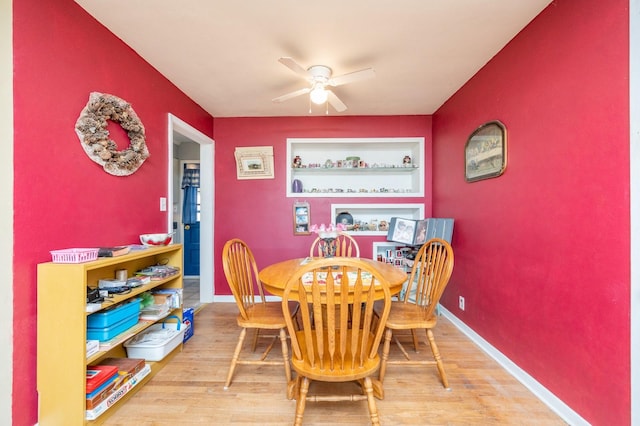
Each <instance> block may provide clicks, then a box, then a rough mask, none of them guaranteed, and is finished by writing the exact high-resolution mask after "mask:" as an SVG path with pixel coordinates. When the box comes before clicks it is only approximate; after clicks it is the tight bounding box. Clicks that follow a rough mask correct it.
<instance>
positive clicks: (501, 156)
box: [464, 120, 507, 182]
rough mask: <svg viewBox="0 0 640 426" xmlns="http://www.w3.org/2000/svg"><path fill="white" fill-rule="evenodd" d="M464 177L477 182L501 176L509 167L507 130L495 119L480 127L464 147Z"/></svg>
mask: <svg viewBox="0 0 640 426" xmlns="http://www.w3.org/2000/svg"><path fill="white" fill-rule="evenodd" d="M464 163H465V169H464V170H465V174H464V178H465V180H466V181H467V182H475V181H479V180H482V179H489V178H494V177H498V176H500V175H501V174H502V173H504V170H505V168H506V167H507V130H506V128H505V127H504V124H502V123H501V122H499V121H497V120H495V121H490V122H488V123H485V124H483V125H482V126H480V127H478V128H477V129H476V130H475V131H474V132H473V133H471V136H469V139H468V140H467V143H466V145H465V147H464Z"/></svg>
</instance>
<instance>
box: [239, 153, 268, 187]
mask: <svg viewBox="0 0 640 426" xmlns="http://www.w3.org/2000/svg"><path fill="white" fill-rule="evenodd" d="M234 156H235V159H236V176H237V179H238V180H242V179H273V178H274V172H273V147H272V146H251V147H237V148H236V150H235V152H234Z"/></svg>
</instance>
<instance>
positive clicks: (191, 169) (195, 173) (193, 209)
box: [182, 164, 200, 225]
mask: <svg viewBox="0 0 640 426" xmlns="http://www.w3.org/2000/svg"><path fill="white" fill-rule="evenodd" d="M196 167H197V168H196ZM198 188H200V168H199V166H198V165H197V164H188V165H187V166H186V167H185V170H184V175H183V177H182V190H183V191H184V202H183V204H182V223H184V224H185V225H191V224H194V223H196V222H198Z"/></svg>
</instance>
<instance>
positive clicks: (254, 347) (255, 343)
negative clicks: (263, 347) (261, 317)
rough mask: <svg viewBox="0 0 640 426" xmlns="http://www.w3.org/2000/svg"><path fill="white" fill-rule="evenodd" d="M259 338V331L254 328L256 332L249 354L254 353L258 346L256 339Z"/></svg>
mask: <svg viewBox="0 0 640 426" xmlns="http://www.w3.org/2000/svg"><path fill="white" fill-rule="evenodd" d="M259 337H260V329H259V328H256V332H255V334H254V335H253V343H252V344H251V352H255V351H256V346H257V345H258V338H259Z"/></svg>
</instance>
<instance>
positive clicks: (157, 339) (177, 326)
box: [124, 315, 187, 361]
mask: <svg viewBox="0 0 640 426" xmlns="http://www.w3.org/2000/svg"><path fill="white" fill-rule="evenodd" d="M167 318H168V319H169V318H172V319H175V320H177V321H178V322H177V323H168V324H167V323H162V324H154V325H152V326H151V327H149V328H148V329H146V330H145V331H143V332H142V333H140V334H138V335H136V336H134V337H132V338H131V339H129V340H128V341H126V342H125V343H124V347H125V348H126V350H127V357H129V358H144V359H145V360H146V361H161V360H162V359H163V358H164V357H166V356H167V355H168V354H169V353H170V352H171V351H173V350H174V349H175V348H176V347H178V345H180V343H182V340H183V338H184V332H185V331H186V329H187V327H186V326H185V325H184V324H182V323H181V322H180V318H178V317H177V316H175V315H172V316H170V317H167Z"/></svg>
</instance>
